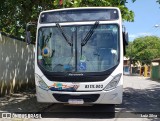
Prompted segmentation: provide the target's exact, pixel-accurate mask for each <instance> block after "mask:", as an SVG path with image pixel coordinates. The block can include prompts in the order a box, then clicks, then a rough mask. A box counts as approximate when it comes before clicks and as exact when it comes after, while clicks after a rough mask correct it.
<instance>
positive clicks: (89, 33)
mask: <svg viewBox="0 0 160 121" xmlns="http://www.w3.org/2000/svg"><path fill="white" fill-rule="evenodd" d="M98 25H99V21H96V22H95V24H94V25H93V26H92V28H91V29H90V31H89V32H88V33H87V35H86V36H85V38H84V39H83V40H82V42H81V46H84V45H85V44H86V43H87V42H88V40H89V39H90V38H91V36H92V35H93V33H94V30H95V29H96V28H97V27H98Z"/></svg>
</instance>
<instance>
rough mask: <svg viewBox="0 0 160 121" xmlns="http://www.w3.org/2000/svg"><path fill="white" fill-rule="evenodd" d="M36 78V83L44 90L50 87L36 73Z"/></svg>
mask: <svg viewBox="0 0 160 121" xmlns="http://www.w3.org/2000/svg"><path fill="white" fill-rule="evenodd" d="M35 80H36V85H37V86H39V87H40V88H41V89H44V90H48V89H49V88H48V86H47V84H46V83H45V82H44V81H43V79H42V78H41V77H40V76H39V75H37V74H35Z"/></svg>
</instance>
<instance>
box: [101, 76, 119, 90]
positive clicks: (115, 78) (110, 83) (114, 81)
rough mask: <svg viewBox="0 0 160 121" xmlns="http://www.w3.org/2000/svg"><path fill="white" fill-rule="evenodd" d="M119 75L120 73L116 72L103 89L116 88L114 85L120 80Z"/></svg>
mask: <svg viewBox="0 0 160 121" xmlns="http://www.w3.org/2000/svg"><path fill="white" fill-rule="evenodd" d="M121 75H122V74H117V75H116V76H115V77H114V78H113V79H112V80H111V81H110V82H109V83H108V84H107V86H106V87H105V89H104V90H105V91H108V90H111V89H114V88H116V86H117V85H118V82H119V81H120V79H121Z"/></svg>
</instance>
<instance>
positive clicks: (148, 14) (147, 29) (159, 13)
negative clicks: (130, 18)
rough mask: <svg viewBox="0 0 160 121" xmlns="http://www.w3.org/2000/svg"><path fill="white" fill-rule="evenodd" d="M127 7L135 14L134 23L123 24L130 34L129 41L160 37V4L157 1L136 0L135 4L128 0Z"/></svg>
mask: <svg viewBox="0 0 160 121" xmlns="http://www.w3.org/2000/svg"><path fill="white" fill-rule="evenodd" d="M126 6H127V7H128V8H129V10H132V11H133V12H134V14H135V18H134V22H124V23H123V24H124V25H125V26H126V30H127V31H128V33H129V41H133V40H134V39H135V38H137V37H141V36H151V35H155V36H158V37H160V4H158V3H156V0H136V2H134V3H132V2H131V0H128V3H127V4H126ZM155 25H159V27H155Z"/></svg>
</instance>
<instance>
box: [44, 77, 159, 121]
mask: <svg viewBox="0 0 160 121" xmlns="http://www.w3.org/2000/svg"><path fill="white" fill-rule="evenodd" d="M50 112H51V113H50ZM112 112H116V113H112ZM158 112H159V113H158ZM44 113H45V114H48V115H49V116H51V117H53V118H54V121H63V120H65V121H72V120H74V121H81V120H87V121H88V120H90V121H91V120H96V121H99V120H110V121H121V120H123V121H125V120H126V121H128V118H130V119H129V120H131V121H132V120H136V121H156V120H157V121H158V120H160V119H158V118H156V117H157V116H158V115H159V116H160V83H159V82H157V81H152V80H150V78H145V77H139V76H124V93H123V103H122V104H121V105H116V106H115V109H113V108H112V106H109V105H94V106H68V105H62V104H55V105H53V106H49V107H48V108H47V109H45V110H44ZM142 117H143V118H142ZM53 118H52V119H43V120H47V121H49V120H53Z"/></svg>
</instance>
